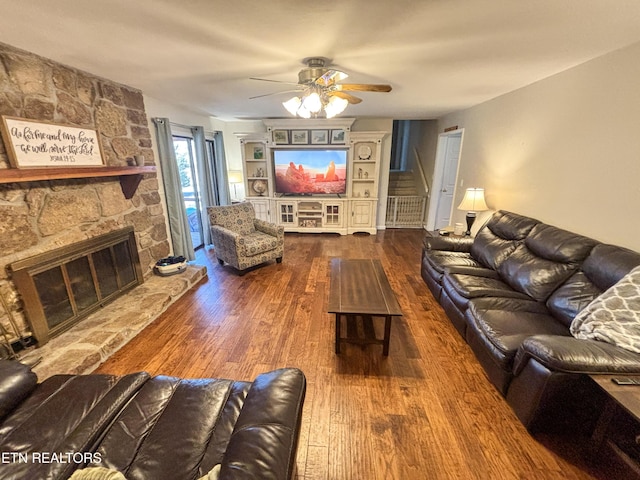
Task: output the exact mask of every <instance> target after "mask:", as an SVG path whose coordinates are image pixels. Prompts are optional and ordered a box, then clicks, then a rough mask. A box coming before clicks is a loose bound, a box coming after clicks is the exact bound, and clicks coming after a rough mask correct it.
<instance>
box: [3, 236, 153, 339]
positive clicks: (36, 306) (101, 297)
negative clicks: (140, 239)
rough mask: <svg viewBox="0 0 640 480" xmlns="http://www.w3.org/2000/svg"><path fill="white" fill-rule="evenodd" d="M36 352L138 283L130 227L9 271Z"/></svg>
mask: <svg viewBox="0 0 640 480" xmlns="http://www.w3.org/2000/svg"><path fill="white" fill-rule="evenodd" d="M10 269H11V272H12V277H13V281H14V283H15V285H16V288H17V289H18V292H19V293H20V295H21V297H22V301H23V304H24V310H25V313H26V316H27V320H28V322H29V327H30V328H31V331H32V333H33V336H34V337H35V340H36V341H37V343H38V345H39V346H42V345H44V344H45V343H47V342H48V341H49V339H51V338H53V337H55V336H56V335H59V334H61V333H62V332H64V331H65V330H67V329H69V328H71V327H72V326H73V325H75V324H76V323H78V322H79V321H80V320H81V319H83V318H84V317H86V316H87V315H89V314H90V313H92V312H94V311H95V310H97V309H98V308H100V307H101V306H103V305H105V304H107V303H109V302H110V301H112V300H114V299H115V298H117V297H118V296H120V295H122V294H123V293H124V292H126V291H127V290H130V289H131V288H133V287H135V286H136V285H139V284H141V283H143V281H144V279H143V276H142V269H141V267H140V259H139V257H138V249H137V248H136V240H135V234H134V230H133V228H132V227H127V228H124V229H122V230H117V231H114V232H111V233H108V234H105V235H101V236H99V237H96V238H91V239H89V240H84V241H82V242H78V243H74V244H73V245H68V246H66V247H62V248H59V249H56V250H52V251H50V252H46V253H42V254H40V255H36V256H34V257H30V258H27V259H24V260H20V261H17V262H14V263H12V264H11V265H10Z"/></svg>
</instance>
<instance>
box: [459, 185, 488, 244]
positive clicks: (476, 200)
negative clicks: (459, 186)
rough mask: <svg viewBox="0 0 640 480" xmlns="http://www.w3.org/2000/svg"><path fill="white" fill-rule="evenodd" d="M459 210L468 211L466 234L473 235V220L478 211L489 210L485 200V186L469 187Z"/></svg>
mask: <svg viewBox="0 0 640 480" xmlns="http://www.w3.org/2000/svg"><path fill="white" fill-rule="evenodd" d="M458 210H466V211H467V231H466V232H465V235H471V227H472V226H473V222H475V221H476V212H483V211H485V210H489V207H487V204H486V202H485V201H484V188H467V190H466V192H464V198H463V199H462V202H460V205H458Z"/></svg>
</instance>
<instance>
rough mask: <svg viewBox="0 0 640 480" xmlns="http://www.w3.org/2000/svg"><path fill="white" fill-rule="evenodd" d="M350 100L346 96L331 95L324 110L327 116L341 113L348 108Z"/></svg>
mask: <svg viewBox="0 0 640 480" xmlns="http://www.w3.org/2000/svg"><path fill="white" fill-rule="evenodd" d="M347 105H349V102H348V101H347V100H345V99H344V98H339V97H331V98H330V99H329V102H328V103H327V104H326V105H325V107H324V112H325V114H326V116H327V118H333V117H335V116H336V115H340V114H341V113H342V112H344V110H345V108H347Z"/></svg>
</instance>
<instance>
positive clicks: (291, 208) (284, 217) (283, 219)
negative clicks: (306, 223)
mask: <svg viewBox="0 0 640 480" xmlns="http://www.w3.org/2000/svg"><path fill="white" fill-rule="evenodd" d="M277 215H278V218H277V223H278V224H279V225H295V223H296V216H297V213H296V204H295V203H292V202H278V213H277Z"/></svg>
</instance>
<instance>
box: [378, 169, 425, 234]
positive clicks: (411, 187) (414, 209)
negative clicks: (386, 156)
mask: <svg viewBox="0 0 640 480" xmlns="http://www.w3.org/2000/svg"><path fill="white" fill-rule="evenodd" d="M426 204H427V197H426V196H424V195H420V194H419V193H418V189H417V187H416V180H415V173H413V172H406V171H391V172H389V191H388V197H387V216H386V221H385V225H386V227H387V228H422V227H423V223H424V213H425V209H426Z"/></svg>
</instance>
